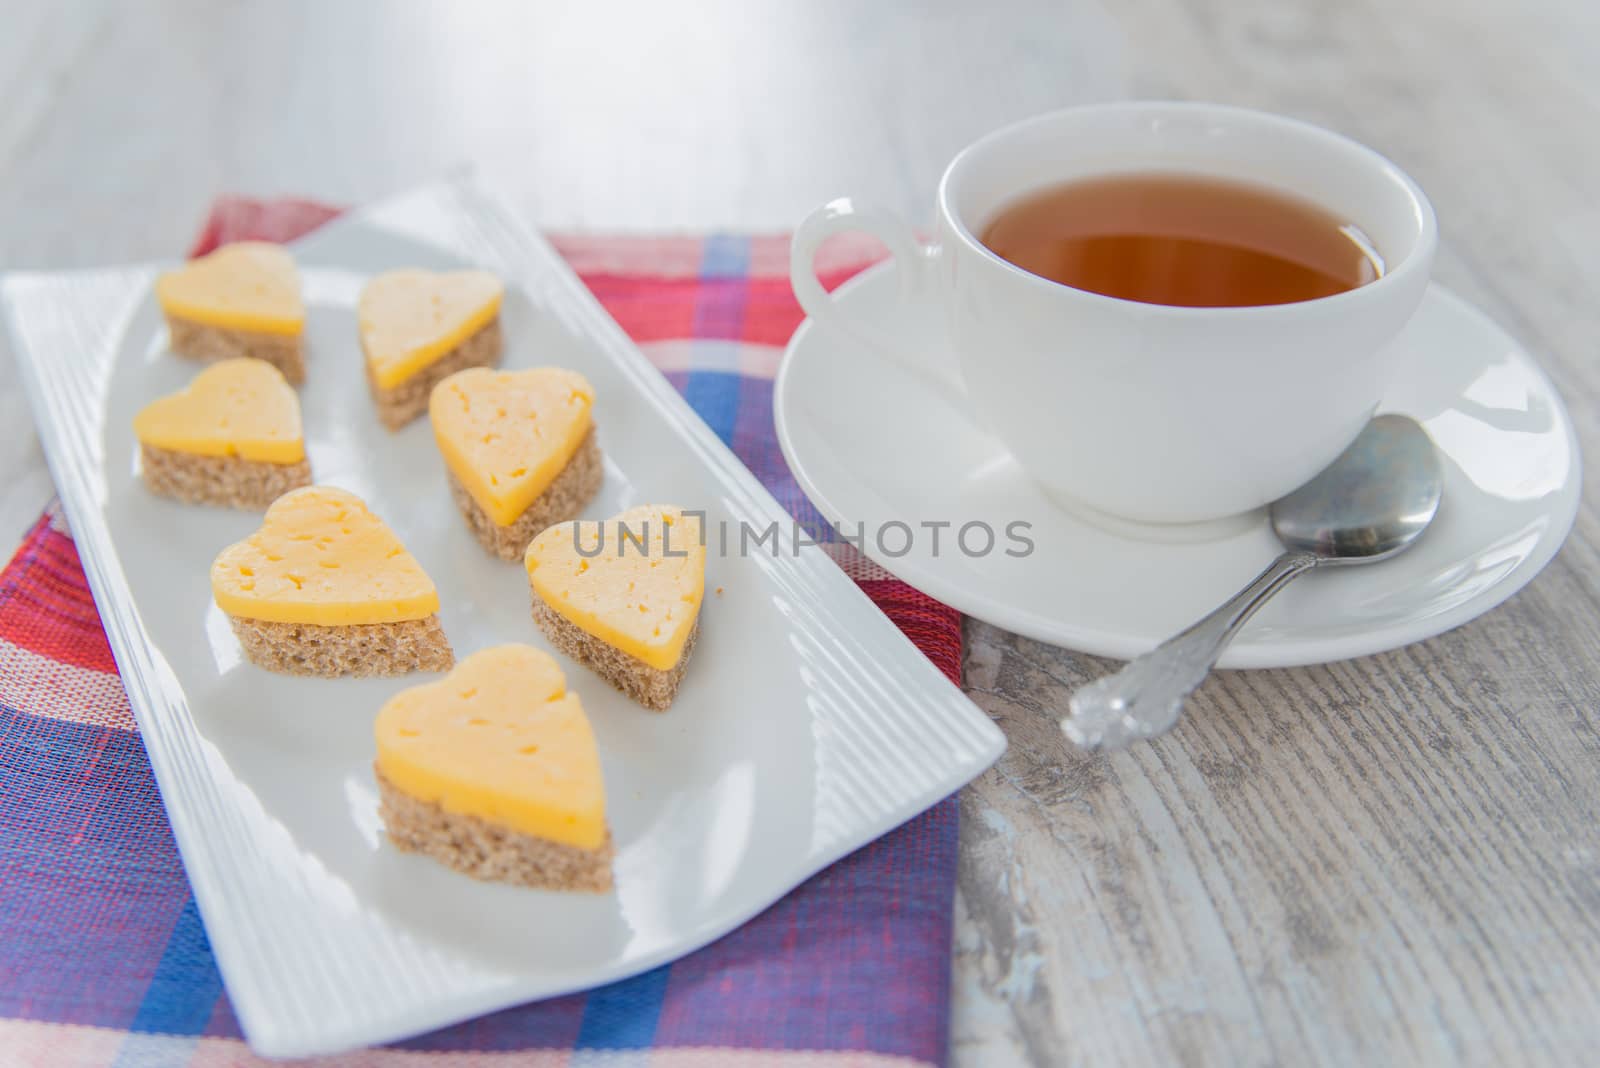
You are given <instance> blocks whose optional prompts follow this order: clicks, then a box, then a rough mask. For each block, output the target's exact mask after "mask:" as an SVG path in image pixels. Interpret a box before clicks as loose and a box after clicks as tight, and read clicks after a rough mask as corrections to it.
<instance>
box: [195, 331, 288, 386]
mask: <svg viewBox="0 0 1600 1068" xmlns="http://www.w3.org/2000/svg"><path fill="white" fill-rule="evenodd" d="M167 335H168V338H169V344H170V345H171V346H172V351H173V352H175V353H177V354H178V355H179V356H187V357H189V358H190V359H194V360H231V359H234V358H235V357H240V356H248V357H250V358H251V359H255V360H265V361H266V362H267V363H270V364H271V365H272V366H274V367H276V368H277V369H278V370H279V371H281V372H283V377H284V378H286V379H288V380H289V382H290V383H291V384H292V385H296V386H298V385H300V384H301V383H303V382H304V381H305V380H306V345H305V338H304V337H303V336H302V335H300V334H264V333H261V332H259V331H255V330H236V329H234V328H232V327H227V326H211V325H209V324H207V323H197V322H195V321H194V320H193V319H181V318H178V317H177V316H173V315H169V316H167Z"/></svg>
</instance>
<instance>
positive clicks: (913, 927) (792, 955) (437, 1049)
mask: <svg viewBox="0 0 1600 1068" xmlns="http://www.w3.org/2000/svg"><path fill="white" fill-rule="evenodd" d="M335 214H336V212H335V211H333V210H332V209H329V208H326V207H323V206H321V205H318V204H313V203H309V202H304V201H289V200H277V201H270V202H259V201H249V200H237V199H229V200H224V201H222V202H220V203H219V204H218V205H217V206H216V207H215V208H214V210H213V213H212V216H211V218H210V220H209V221H208V222H207V224H206V227H205V230H204V232H203V234H202V236H201V239H200V242H199V244H198V245H197V246H196V247H195V249H194V252H196V253H200V252H204V251H207V250H209V249H211V248H214V247H215V246H216V245H218V244H222V243H226V242H229V241H236V240H241V239H245V238H257V239H267V240H276V241H286V240H289V239H291V238H294V237H296V236H298V235H300V234H302V233H305V232H306V231H308V230H310V229H313V228H315V227H317V226H319V225H321V224H322V223H324V222H326V221H327V220H328V219H330V218H332V217H333V216H334V215H335ZM556 244H557V247H558V248H559V249H560V250H561V252H562V254H563V255H564V256H565V257H566V258H567V259H568V260H569V261H570V262H571V263H572V265H573V267H574V268H575V269H576V270H577V271H578V273H579V274H580V275H581V276H582V277H583V279H584V281H585V282H587V283H588V285H589V287H590V288H591V289H593V290H594V292H595V294H596V295H597V296H598V297H599V298H600V300H601V302H602V303H603V304H604V305H605V306H606V308H607V309H608V310H609V311H610V312H611V314H612V315H613V316H615V317H616V318H617V320H618V321H619V322H620V323H621V324H622V326H623V327H624V329H626V330H627V331H628V333H629V334H631V335H632V336H633V338H634V339H635V340H636V341H638V342H639V344H640V345H641V347H642V348H643V349H644V351H645V353H646V354H647V355H648V356H649V357H650V358H651V359H652V360H653V361H654V362H655V364H656V366H658V367H659V368H660V369H661V370H662V372H663V373H665V374H666V376H667V377H668V379H670V380H671V382H672V384H673V385H674V386H676V387H677V388H678V389H679V390H680V391H682V393H683V394H684V396H685V397H687V398H688V400H689V402H690V403H691V404H692V405H693V406H694V408H695V410H696V411H697V412H699V413H700V416H701V417H702V418H703V419H705V421H706V422H707V423H708V424H710V426H711V428H712V429H713V430H715V431H716V432H717V434H718V435H720V436H721V438H722V440H723V441H725V442H727V443H728V444H729V445H730V446H732V448H733V449H734V451H735V452H737V453H738V455H739V457H740V458H741V459H742V460H743V461H744V462H745V463H746V464H748V465H749V466H750V468H751V470H753V471H754V472H755V473H756V475H757V476H758V477H760V479H761V480H762V482H764V483H765V484H766V485H767V487H768V488H769V489H771V490H772V492H773V493H774V494H775V495H776V496H777V498H778V500H779V501H781V502H783V504H784V505H786V506H787V507H788V508H789V510H790V511H792V512H794V513H795V514H796V515H797V516H799V517H800V518H801V519H802V520H810V521H817V522H820V517H819V516H817V514H816V513H815V511H814V510H813V509H812V507H811V505H810V504H809V502H807V501H806V499H805V497H804V495H803V494H802V493H801V492H800V490H799V489H798V488H797V487H796V485H795V483H794V480H793V478H792V477H791V476H790V475H789V472H788V470H787V468H786V467H785V465H784V462H783V457H782V455H781V453H780V452H779V451H778V446H777V443H776V441H775V440H774V437H773V427H772V377H773V373H774V371H775V370H776V367H777V363H778V358H779V355H780V353H781V351H782V345H783V344H784V342H785V341H787V340H788V337H789V335H790V333H791V332H792V331H793V330H794V329H795V327H796V326H797V325H799V322H800V319H801V313H800V309H799V308H798V307H796V305H795V303H794V299H793V297H792V296H791V294H790V291H789V282H788V267H787V263H788V242H787V239H785V238H783V237H780V236H772V237H748V236H742V235H737V234H717V235H713V236H709V237H663V238H594V237H567V238H558V239H557V240H556ZM871 258H872V255H871V253H869V252H865V251H864V250H862V249H861V248H859V247H856V248H853V249H838V250H835V251H834V252H833V253H832V255H831V256H830V258H829V259H828V260H825V261H823V263H822V264H821V266H823V267H824V271H823V274H824V279H825V281H828V282H829V283H830V284H832V283H837V282H839V281H842V280H843V279H844V278H846V277H848V276H849V275H850V274H853V273H854V272H855V271H856V270H858V269H859V268H860V267H862V266H864V265H865V264H866V263H867V262H869V261H870V259H871ZM829 549H830V551H834V552H835V558H836V559H838V560H839V561H840V563H841V565H842V566H844V567H845V568H846V569H847V570H848V571H849V572H850V574H851V575H852V577H853V578H855V579H856V580H857V581H858V582H859V583H860V584H861V586H862V588H863V589H864V590H865V591H866V592H867V594H868V595H869V596H870V597H871V598H872V599H873V600H874V601H875V602H877V604H878V605H879V606H880V607H881V608H882V609H883V610H884V612H886V613H887V614H888V615H889V617H890V618H891V619H893V620H894V621H895V622H896V623H897V624H898V625H899V626H900V627H901V629H902V630H904V631H905V632H906V633H907V634H908V635H909V636H910V637H911V638H912V640H913V641H915V642H916V644H917V645H918V646H919V647H920V648H921V649H922V651H923V652H924V653H926V654H927V655H928V657H929V658H930V659H932V660H933V661H934V663H936V664H937V665H938V666H939V667H940V668H941V669H942V670H943V671H944V672H945V673H946V674H947V675H948V676H950V677H951V678H952V679H957V678H959V675H960V670H961V629H960V619H959V616H958V615H957V613H955V612H954V611H953V610H951V609H949V608H947V607H945V606H943V605H941V604H938V603H937V602H935V601H932V600H930V599H929V598H927V597H924V596H923V595H921V594H919V593H917V592H916V591H914V590H912V589H911V588H910V587H908V586H906V585H904V584H902V583H900V582H897V581H895V580H894V579H892V578H891V577H889V575H887V574H886V573H885V572H883V571H881V570H879V569H877V568H876V567H874V566H873V565H871V564H870V563H868V562H867V561H865V560H864V559H862V558H861V557H859V556H855V555H853V554H851V553H850V548H849V546H830V547H829ZM955 849H956V804H955V801H954V799H946V800H945V801H943V802H941V803H940V804H938V805H937V806H935V807H934V808H933V809H932V810H930V811H928V812H926V813H924V814H923V815H921V816H919V817H917V818H916V819H914V820H912V821H911V822H910V823H909V824H907V825H905V826H903V827H901V828H899V829H898V830H896V831H894V832H893V833H891V834H889V835H888V836H886V837H884V838H882V839H881V840H879V841H877V842H875V843H873V844H872V845H869V846H867V847H866V848H864V849H862V850H860V851H859V852H857V853H856V854H854V855H853V856H850V857H848V858H846V859H844V860H842V861H840V862H839V863H837V864H835V865H834V866H833V867H831V868H829V869H827V870H826V871H824V872H822V873H821V874H819V875H817V876H816V877H814V878H813V879H811V880H810V881H809V882H807V883H806V884H805V885H803V886H801V887H800V888H799V889H797V890H796V891H794V892H793V893H791V894H790V895H789V896H788V897H786V898H784V899H783V900H782V901H781V902H779V903H778V904H776V905H774V906H773V907H772V908H770V909H768V910H767V911H766V912H765V913H763V914H762V915H761V916H759V917H757V918H756V919H755V920H752V921H751V922H750V923H748V924H746V925H745V926H744V927H742V928H740V929H739V930H737V931H735V932H733V933H732V934H729V935H727V936H726V937H724V938H723V939H722V940H721V941H719V942H716V943H714V944H713V945H711V946H708V947H707V948H705V949H703V950H701V951H700V952H698V953H695V954H693V955H691V956H688V957H685V958H684V959H682V960H679V961H677V962H676V963H673V964H670V965H665V966H662V967H660V968H657V969H655V970H654V971H651V972H648V973H646V974H644V975H640V976H638V977H636V978H633V979H629V980H625V981H623V982H619V983H615V984H613V985H611V986H607V987H603V988H601V989H598V990H593V991H590V992H588V993H586V994H577V995H572V996H569V997H563V998H557V999H554V1000H550V1001H544V1002H540V1003H537V1004H532V1005H526V1006H523V1007H521V1008H517V1009H511V1010H507V1011H504V1012H500V1013H496V1014H494V1015H491V1016H487V1017H484V1018H482V1019H479V1020H474V1021H471V1022H468V1023H464V1024H460V1025H457V1026H455V1027H450V1028H447V1029H445V1030H442V1031H437V1032H435V1033H433V1034H430V1035H426V1036H423V1037H421V1038H417V1039H413V1040H411V1041H408V1042H403V1043H400V1044H399V1045H397V1046H395V1047H391V1048H387V1049H381V1050H367V1051H362V1052H358V1053H352V1054H346V1055H343V1056H336V1057H331V1058H327V1059H325V1060H323V1061H319V1062H318V1063H321V1064H326V1065H340V1066H355V1065H374V1066H391V1065H407V1066H425V1065H440V1066H441V1068H443V1066H445V1065H448V1066H450V1068H465V1066H469V1065H489V1064H495V1065H507V1064H510V1063H513V1062H515V1063H519V1064H521V1063H533V1064H540V1065H544V1064H549V1065H558V1064H560V1065H565V1064H574V1065H577V1064H584V1063H603V1064H607V1065H619V1066H621V1065H632V1064H640V1065H643V1064H650V1065H699V1064H706V1065H727V1066H730V1068H731V1066H734V1065H738V1066H744V1065H752V1066H771V1068H778V1066H783V1065H794V1066H801V1065H804V1066H807V1068H833V1066H843V1065H861V1066H873V1068H880V1066H881V1068H887V1066H890V1065H894V1066H901V1065H914V1064H942V1063H943V1062H944V1060H945V1055H946V1048H947V1045H948V1001H949V985H950V937H951V909H952V899H953V895H954V878H955ZM601 1051H607V1052H605V1053H603V1054H602V1052H601ZM519 1054H520V1055H525V1056H519ZM0 1062H3V1063H4V1064H6V1065H17V1064H23V1065H50V1066H52V1068H54V1066H58V1065H95V1066H104V1065H124V1064H129V1065H131V1064H138V1065H147V1064H148V1065H155V1064H161V1065H166V1064H178V1063H187V1064H190V1065H247V1064H254V1063H258V1059H257V1058H255V1057H254V1056H253V1055H252V1054H251V1053H250V1051H249V1050H248V1048H247V1047H246V1046H245V1045H244V1043H243V1042H242V1040H241V1037H240V1031H239V1024H238V1022H237V1020H236V1019H235V1018H234V1014H233V1011H232V1009H231V1007H230V1006H229V1003H228V997H227V994H226V992H225V991H224V990H223V988H222V980H221V978H220V976H219V975H218V973H217V969H216V966H215V964H214V963H213V960H212V957H211V951H210V948H209V946H208V944H207V942H206V934H205V931H204V929H203V928H202V927H201V924H200V920H199V914H198V912H197V911H196V908H195V903H194V899H193V897H192V896H191V894H190V891H189V885H188V882H187V881H186V880H185V878H184V874H183V867H182V864H181V862H180V860H179V858H178V852H177V849H176V847H175V846H174V844H173V840H172V833H171V830H170V829H169V827H168V825H167V820H166V816H165V814H164V812H163V810H162V807H161V801H160V797H159V795H158V793H157V791H156V785H155V780H154V779H153V778H152V776H151V773H150V764H149V762H148V760H147V759H146V757H145V752H144V748H143V746H142V745H141V744H140V740H139V733H138V728H137V727H136V725H135V724H134V721H133V717H132V714H131V713H130V711H129V708H128V701H127V697H126V696H125V694H124V693H123V690H122V686H121V684H120V682H119V681H118V678H117V666H116V663H115V662H114V661H113V660H112V656H111V650H110V648H109V647H108V646H107V644H106V638H105V634H104V632H103V631H102V629H101V626H100V620H99V616H98V614H97V613H96V611H95V606H94V601H93V599H92V598H91V596H90V594H89V588H88V585H87V584H86V582H85V581H84V576H83V572H82V570H81V569H80V567H79V563H78V556H77V552H76V551H75V549H74V548H73V544H72V540H71V537H70V535H69V533H68V531H67V530H66V528H65V525H64V523H63V521H62V519H61V516H60V514H59V512H58V511H57V510H56V509H54V508H52V509H51V510H50V511H49V512H47V513H46V515H45V516H43V517H42V518H41V519H40V520H39V522H38V524H37V525H36V526H35V527H34V528H33V530H32V531H31V532H30V533H29V535H28V537H27V540H26V541H25V542H24V543H23V545H22V547H21V548H20V549H19V550H18V551H17V553H16V555H15V557H14V558H13V559H12V560H11V563H10V564H9V565H8V566H7V567H6V569H5V570H4V572H3V573H0Z"/></svg>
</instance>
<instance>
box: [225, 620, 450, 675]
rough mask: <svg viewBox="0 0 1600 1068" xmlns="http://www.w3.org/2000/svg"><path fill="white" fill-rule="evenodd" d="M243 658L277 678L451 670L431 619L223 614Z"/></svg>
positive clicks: (439, 633) (446, 644) (445, 648)
mask: <svg viewBox="0 0 1600 1068" xmlns="http://www.w3.org/2000/svg"><path fill="white" fill-rule="evenodd" d="M228 621H229V622H231V623H232V624H233V632H234V633H235V634H236V635H238V636H239V644H240V645H242V646H244V655H245V656H247V657H249V658H250V662H251V663H252V664H255V665H256V666H257V667H262V668H266V669H267V670H268V671H276V672H278V673H279V674H282V675H313V676H316V677H318V678H325V679H331V678H339V677H342V676H351V677H355V678H360V677H363V676H367V675H404V674H407V673H408V672H412V671H449V670H450V669H451V668H452V667H454V666H455V662H456V658H455V654H454V653H453V652H451V650H450V641H449V639H448V638H446V637H445V636H444V629H443V628H442V627H440V626H439V617H438V616H437V615H431V616H428V617H427V618H426V619H408V620H405V621H403V622H400V623H354V624H350V625H349V626H342V627H329V626H321V625H319V624H315V623H268V622H265V621H263V620H259V619H245V618H243V617H242V616H229V617H228Z"/></svg>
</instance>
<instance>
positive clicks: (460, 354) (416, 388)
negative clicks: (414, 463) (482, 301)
mask: <svg viewBox="0 0 1600 1068" xmlns="http://www.w3.org/2000/svg"><path fill="white" fill-rule="evenodd" d="M504 349H505V343H504V340H503V338H502V336H501V333H500V317H499V316H498V315H497V316H495V317H494V318H493V319H491V320H489V321H488V322H487V323H485V324H484V325H483V327H482V329H480V330H479V331H478V332H477V333H475V334H473V335H472V336H471V337H469V338H467V339H466V340H465V341H463V342H461V344H459V345H457V346H456V347H455V348H453V349H451V350H450V351H449V352H447V353H445V354H444V355H443V356H440V357H439V358H438V359H437V360H434V361H433V362H432V363H430V364H428V366H426V367H424V368H422V369H421V370H420V371H418V372H417V373H416V374H414V375H412V376H411V377H410V378H407V379H406V380H405V381H403V382H401V383H400V384H399V385H397V386H387V387H386V386H380V385H378V383H377V380H375V379H374V378H373V377H372V364H371V362H370V361H368V362H367V384H368V385H370V386H371V387H372V399H373V401H374V402H375V403H376V404H377V406H378V418H379V419H380V420H382V422H383V425H384V426H386V427H388V428H389V429H390V430H399V429H400V428H401V427H403V426H405V425H406V424H407V423H409V422H411V420H413V419H415V418H416V417H417V416H419V415H422V414H424V413H425V412H427V410H428V395H429V394H431V393H432V392H433V387H434V386H437V385H438V384H439V383H440V382H443V381H444V380H445V379H447V378H449V377H450V376H451V375H453V374H455V373H456V372H457V371H465V370H466V369H467V368H469V367H493V366H495V365H496V364H498V363H499V362H500V354H501V352H502V351H504Z"/></svg>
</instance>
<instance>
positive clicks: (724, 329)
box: [674, 234, 750, 446]
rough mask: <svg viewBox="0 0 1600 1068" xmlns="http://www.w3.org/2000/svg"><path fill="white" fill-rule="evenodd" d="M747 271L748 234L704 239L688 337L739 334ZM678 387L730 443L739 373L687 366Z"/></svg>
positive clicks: (738, 390)
mask: <svg viewBox="0 0 1600 1068" xmlns="http://www.w3.org/2000/svg"><path fill="white" fill-rule="evenodd" d="M749 270H750V239H749V238H748V237H737V236H735V235H732V234H713V235H711V236H710V237H708V238H706V240H705V246H704V248H703V249H702V250H701V253H700V278H701V280H702V282H703V283H705V284H704V285H703V286H702V287H701V291H700V293H698V294H697V295H696V297H695V309H694V325H693V326H692V327H691V329H692V331H693V337H695V338H715V339H719V340H720V339H727V338H735V337H738V336H739V331H740V329H741V327H742V324H743V322H744V306H745V300H746V297H747V290H748V285H749V278H748V274H749ZM691 351H692V350H691ZM674 384H675V385H676V383H674ZM681 389H682V390H683V398H684V400H686V401H688V402H689V406H690V407H691V408H693V409H694V410H695V411H696V412H698V413H699V415H700V418H702V419H704V420H705V421H706V423H707V424H708V425H709V426H710V427H711V429H712V431H713V432H715V433H716V435H717V437H719V438H721V439H722V440H723V442H724V443H725V444H727V445H729V446H731V445H732V444H733V432H734V427H735V424H736V423H737V422H738V418H739V397H740V376H739V375H737V374H734V373H730V372H728V371H710V370H705V371H702V370H697V369H695V368H694V367H691V368H690V369H689V373H688V375H687V376H685V378H684V381H683V384H682V386H681Z"/></svg>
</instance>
